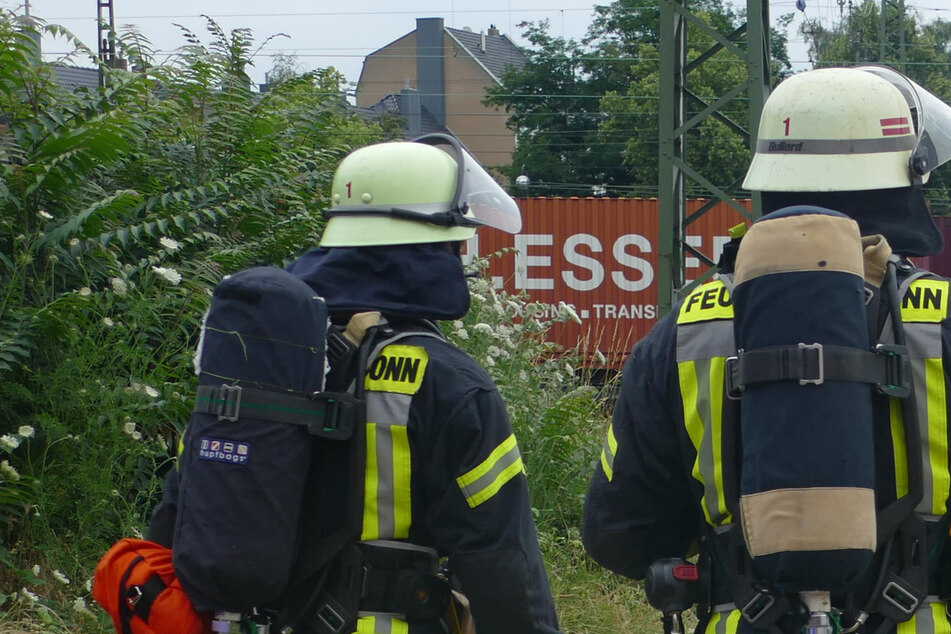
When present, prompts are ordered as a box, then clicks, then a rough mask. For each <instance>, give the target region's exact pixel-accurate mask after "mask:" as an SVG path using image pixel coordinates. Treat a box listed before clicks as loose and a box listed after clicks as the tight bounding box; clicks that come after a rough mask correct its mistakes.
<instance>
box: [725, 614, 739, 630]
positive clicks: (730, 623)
mask: <svg viewBox="0 0 951 634" xmlns="http://www.w3.org/2000/svg"><path fill="white" fill-rule="evenodd" d="M739 626H740V611H739V610H733V611H732V612H730V616H728V617H727V619H726V634H736V630H737V628H738V627H739Z"/></svg>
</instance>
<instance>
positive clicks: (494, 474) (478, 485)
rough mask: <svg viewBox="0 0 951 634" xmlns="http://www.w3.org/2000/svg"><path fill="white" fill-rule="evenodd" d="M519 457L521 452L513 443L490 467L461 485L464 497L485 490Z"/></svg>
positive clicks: (469, 496)
mask: <svg viewBox="0 0 951 634" xmlns="http://www.w3.org/2000/svg"><path fill="white" fill-rule="evenodd" d="M519 458H521V454H520V453H519V451H518V445H515V446H514V447H512V448H511V449H509V450H508V451H507V452H505V454H504V455H502V456H501V457H499V459H498V460H497V461H496V462H495V464H493V465H492V468H491V469H489V470H488V471H486V472H485V473H484V474H482V475H481V476H479V477H478V478H476V479H475V480H473V481H472V482H470V483H469V484H467V485H465V486H463V487H462V493H463V495H465V496H466V498H474V497H476V496H477V495H478V494H479V493H482V492H483V491H485V490H486V489H487V488H489V486H491V485H492V483H493V482H495V479H496V478H498V477H499V476H500V475H501V474H502V472H503V471H505V470H506V469H508V468H509V467H511V466H512V465H513V464H515V462H516V461H517V460H518V459H519Z"/></svg>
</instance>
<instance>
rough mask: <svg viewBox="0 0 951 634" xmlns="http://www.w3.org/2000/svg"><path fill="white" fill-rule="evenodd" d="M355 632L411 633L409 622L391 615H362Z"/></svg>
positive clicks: (377, 633)
mask: <svg viewBox="0 0 951 634" xmlns="http://www.w3.org/2000/svg"><path fill="white" fill-rule="evenodd" d="M355 634H409V623H407V622H406V621H404V620H402V619H396V618H392V617H389V616H361V617H360V618H359V619H357V631H356V632H355Z"/></svg>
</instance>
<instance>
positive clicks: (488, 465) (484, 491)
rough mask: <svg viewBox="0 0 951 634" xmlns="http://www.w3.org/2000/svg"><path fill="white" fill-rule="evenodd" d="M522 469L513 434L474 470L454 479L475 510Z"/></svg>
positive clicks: (520, 456) (520, 457)
mask: <svg viewBox="0 0 951 634" xmlns="http://www.w3.org/2000/svg"><path fill="white" fill-rule="evenodd" d="M522 469H523V466H522V455H521V454H520V453H519V451H518V443H517V442H516V440H515V434H510V435H509V437H508V438H506V439H505V440H503V441H502V443H501V444H500V445H499V446H498V447H496V448H495V449H493V450H492V453H490V454H489V457H488V458H486V459H485V460H483V461H482V462H481V463H480V464H479V465H477V466H476V467H475V468H473V469H471V470H469V471H468V472H466V473H464V474H462V475H461V476H459V477H458V478H456V483H457V484H458V485H459V488H460V489H461V490H462V494H463V495H464V496H466V502H468V503H469V507H470V508H475V507H477V506H479V505H480V504H482V503H483V502H485V501H486V500H488V499H489V498H491V497H492V496H493V495H495V494H496V493H498V492H499V489H501V488H502V486H503V485H504V484H505V483H506V482H508V481H509V480H511V479H512V478H514V477H515V476H516V475H518V474H519V473H520V472H521V471H522Z"/></svg>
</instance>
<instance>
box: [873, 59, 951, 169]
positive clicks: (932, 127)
mask: <svg viewBox="0 0 951 634" xmlns="http://www.w3.org/2000/svg"><path fill="white" fill-rule="evenodd" d="M858 68H859V69H860V70H864V71H867V72H870V73H874V74H876V75H878V76H879V77H882V78H884V79H887V80H888V81H889V82H890V83H891V84H892V85H893V86H895V87H896V88H898V90H899V91H900V92H901V94H902V96H903V97H905V101H907V102H908V107H909V108H910V109H911V116H912V118H913V119H914V124H915V131H916V134H917V136H918V145H917V147H916V148H915V151H914V153H913V154H912V159H911V160H912V165H911V168H912V170H913V171H914V172H915V173H917V174H918V175H919V176H924V175H925V174H927V173H928V172H930V171H932V170H934V169H935V168H937V167H939V166H940V165H943V164H944V163H946V162H947V161H948V160H949V159H951V107H949V106H948V104H946V103H944V102H943V101H941V100H940V99H939V98H937V97H935V96H934V95H933V94H931V93H930V92H928V91H927V90H925V89H924V88H922V87H921V86H919V85H918V84H917V83H915V82H914V81H912V80H911V79H909V78H907V77H905V76H904V75H902V74H901V73H899V72H898V71H896V70H893V69H891V68H888V67H886V66H859V67H858Z"/></svg>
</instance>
